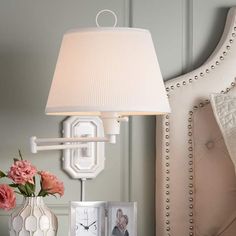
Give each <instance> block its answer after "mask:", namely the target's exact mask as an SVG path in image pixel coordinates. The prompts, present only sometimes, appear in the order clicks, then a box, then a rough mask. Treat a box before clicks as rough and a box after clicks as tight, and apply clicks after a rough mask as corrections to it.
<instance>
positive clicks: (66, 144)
mask: <svg viewBox="0 0 236 236" xmlns="http://www.w3.org/2000/svg"><path fill="white" fill-rule="evenodd" d="M113 140H114V137H113V136H112V135H109V136H107V137H81V138H37V137H35V136H33V137H31V138H30V147H31V152H32V153H37V152H38V151H45V150H64V149H73V148H79V147H81V144H71V142H84V143H87V142H110V143H113ZM50 143H52V145H44V144H50ZM56 143H61V144H56ZM38 144H41V145H38Z"/></svg>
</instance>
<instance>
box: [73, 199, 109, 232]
mask: <svg viewBox="0 0 236 236" xmlns="http://www.w3.org/2000/svg"><path fill="white" fill-rule="evenodd" d="M105 209H106V203H105V202H98V201H96V202H77V201H71V202H70V236H89V235H91V236H104V235H105V231H106V230H105V218H106V212H105Z"/></svg>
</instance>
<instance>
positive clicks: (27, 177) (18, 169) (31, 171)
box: [8, 160, 37, 185]
mask: <svg viewBox="0 0 236 236" xmlns="http://www.w3.org/2000/svg"><path fill="white" fill-rule="evenodd" d="M36 173H37V169H36V168H35V167H34V166H33V165H32V164H31V163H30V162H29V161H26V160H21V161H15V163H14V164H13V165H12V166H11V168H10V171H9V172H8V177H9V178H10V179H12V180H13V181H14V182H15V183H16V184H23V185H25V184H26V183H27V182H29V183H31V184H34V180H33V177H34V176H35V174H36Z"/></svg>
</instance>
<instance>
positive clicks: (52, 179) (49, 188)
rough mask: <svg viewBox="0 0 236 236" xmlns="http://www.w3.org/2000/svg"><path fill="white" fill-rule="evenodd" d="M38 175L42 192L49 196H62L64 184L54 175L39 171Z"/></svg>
mask: <svg viewBox="0 0 236 236" xmlns="http://www.w3.org/2000/svg"><path fill="white" fill-rule="evenodd" d="M39 174H40V175H41V178H42V189H43V190H44V191H46V192H47V193H50V194H56V193H58V194H59V195H60V196H62V195H64V184H63V182H61V181H60V180H59V179H58V178H57V177H56V176H55V175H53V174H51V173H49V172H47V171H40V172H39Z"/></svg>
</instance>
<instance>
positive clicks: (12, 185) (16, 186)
mask: <svg viewBox="0 0 236 236" xmlns="http://www.w3.org/2000/svg"><path fill="white" fill-rule="evenodd" d="M9 186H10V187H12V188H18V186H19V184H9Z"/></svg>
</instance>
